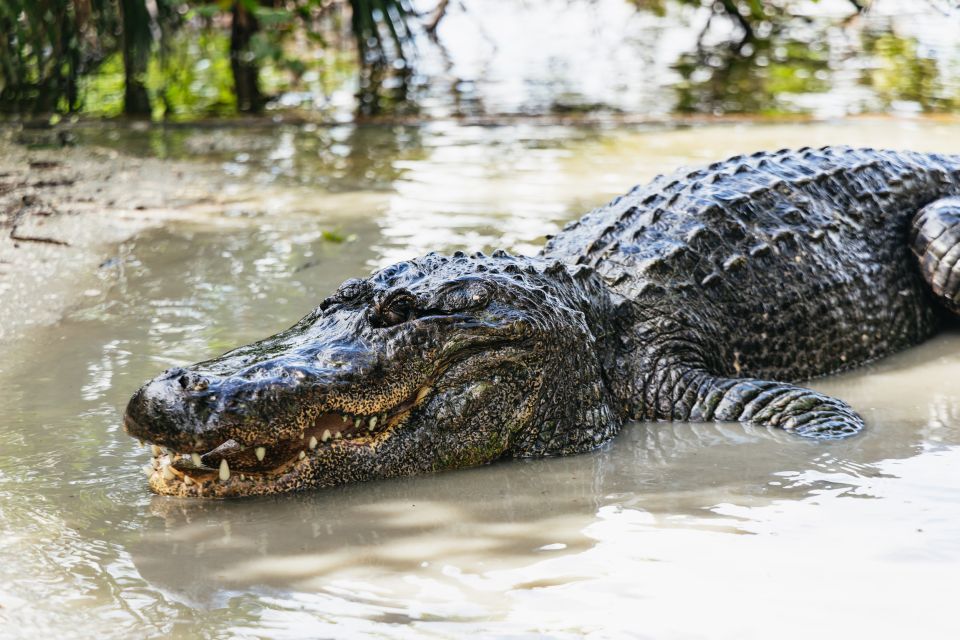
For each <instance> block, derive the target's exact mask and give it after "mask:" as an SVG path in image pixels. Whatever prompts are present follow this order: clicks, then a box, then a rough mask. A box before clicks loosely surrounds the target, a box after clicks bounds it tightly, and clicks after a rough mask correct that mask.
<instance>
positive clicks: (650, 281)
mask: <svg viewBox="0 0 960 640" xmlns="http://www.w3.org/2000/svg"><path fill="white" fill-rule="evenodd" d="M951 194H960V158H958V157H957V156H945V155H934V154H921V153H912V152H894V151H877V150H871V149H850V148H839V147H832V148H831V147H827V148H823V149H820V150H812V149H800V150H797V151H789V150H782V151H779V152H776V153H766V152H762V153H756V154H753V155H751V156H736V157H733V158H730V159H729V160H726V161H723V162H717V163H715V164H712V165H710V166H709V167H706V168H703V169H697V170H694V171H680V172H677V173H675V174H673V175H670V176H660V177H658V178H656V179H655V180H654V181H653V182H651V183H650V184H648V185H645V186H638V187H636V188H634V189H633V190H632V191H630V192H629V193H628V194H626V195H624V196H621V197H619V198H617V199H615V200H614V201H613V202H611V203H610V204H608V205H606V206H604V207H601V208H599V209H596V210H594V211H592V212H590V213H589V214H587V215H586V216H584V217H583V218H582V219H580V220H578V221H576V222H573V223H571V224H569V225H567V227H566V228H565V229H564V230H563V231H562V232H561V233H560V234H558V235H557V236H556V237H554V238H552V239H550V240H549V242H548V243H547V245H546V247H545V248H544V250H543V254H544V255H545V256H546V257H548V258H557V259H560V260H562V261H564V262H567V263H570V264H581V265H587V266H590V267H593V268H594V269H596V270H597V271H598V272H599V273H600V274H601V275H602V276H603V278H604V279H605V280H606V282H607V283H608V284H609V285H610V286H611V287H612V288H613V289H614V291H616V292H617V293H618V294H620V295H622V296H623V297H624V298H625V299H627V300H629V301H632V302H634V303H635V304H636V305H638V306H639V307H641V308H644V307H647V308H650V309H655V310H656V313H658V314H664V315H666V316H669V317H670V318H672V319H674V320H677V321H679V322H681V323H683V324H684V325H686V326H688V327H692V328H694V329H695V330H696V331H697V332H698V334H699V335H700V336H702V344H701V345H699V348H700V349H702V350H703V351H704V354H703V355H705V357H707V358H708V359H709V360H710V363H711V366H712V368H714V369H715V370H717V372H718V373H720V372H723V373H726V374H728V375H733V376H746V375H750V376H760V377H770V378H775V379H780V380H797V379H805V378H810V377H814V376H818V375H823V374H827V373H831V372H835V371H838V370H841V369H845V368H848V367H852V366H855V365H857V364H860V363H863V362H866V361H868V360H871V359H874V358H877V357H880V356H883V355H886V354H888V353H891V352H893V351H896V350H899V349H902V348H905V347H907V346H910V345H913V344H916V343H918V342H920V341H921V340H923V339H924V338H926V337H927V336H929V335H930V334H931V333H932V332H933V330H934V329H935V327H936V324H937V317H938V314H937V311H936V308H935V305H934V304H933V303H932V301H931V298H930V297H929V293H928V289H927V286H926V284H925V283H924V282H923V280H922V279H921V277H920V276H919V273H918V271H917V269H916V265H915V260H914V259H913V258H912V256H911V255H910V251H909V246H908V240H907V232H908V228H909V224H910V221H911V219H912V217H913V216H914V215H915V214H916V213H917V211H918V210H919V209H920V208H922V207H923V206H924V205H925V204H927V203H929V202H931V201H933V200H935V199H938V198H941V197H944V196H946V195H951Z"/></svg>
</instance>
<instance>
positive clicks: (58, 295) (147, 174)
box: [0, 131, 242, 344]
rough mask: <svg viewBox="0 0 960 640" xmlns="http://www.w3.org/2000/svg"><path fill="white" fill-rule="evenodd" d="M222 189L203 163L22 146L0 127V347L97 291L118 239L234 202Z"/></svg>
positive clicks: (200, 217)
mask: <svg viewBox="0 0 960 640" xmlns="http://www.w3.org/2000/svg"><path fill="white" fill-rule="evenodd" d="M54 141H56V138H54ZM223 187H224V185H223V179H222V174H218V172H217V171H216V170H215V168H214V167H212V166H210V165H207V164H203V163H190V162H183V161H169V160H158V159H145V158H131V157H128V156H124V155H122V154H120V153H118V152H117V151H114V150H110V149H106V148H101V147H90V146H84V147H83V148H79V147H73V146H69V145H65V146H59V147H57V146H54V145H47V146H46V147H45V148H40V149H31V148H28V147H27V146H24V145H22V144H18V143H17V142H16V141H15V140H14V136H13V132H11V131H4V132H0V300H2V301H3V303H2V304H0V344H2V343H4V342H8V341H10V340H13V339H15V338H16V337H17V336H18V335H19V334H20V333H21V332H22V331H23V330H24V329H25V328H27V327H30V326H36V325H45V324H50V323H52V322H55V321H56V320H58V319H59V318H60V317H61V316H62V314H63V312H64V310H65V309H67V308H69V307H70V306H71V305H72V304H74V303H76V301H77V300H78V299H80V298H82V297H84V296H87V297H95V296H98V295H100V294H101V292H102V290H103V289H104V287H105V282H106V281H108V280H109V279H110V278H111V269H112V268H113V266H114V263H115V262H116V261H115V260H112V256H113V253H114V252H115V247H116V246H117V244H118V243H120V242H122V241H123V240H125V239H127V238H129V237H131V236H132V235H134V234H135V233H137V232H138V231H141V230H143V229H146V228H148V227H150V226H155V225H159V224H162V223H163V222H165V221H169V220H172V219H181V220H186V219H189V220H203V219H205V218H210V217H211V216H212V214H215V213H217V212H219V211H222V210H223V208H224V207H225V206H226V205H227V204H228V203H229V202H234V203H235V202H236V201H237V200H238V198H237V197H234V196H232V195H231V193H230V192H229V190H225V189H224V188H223ZM239 199H240V200H242V196H241V197H240V198H239Z"/></svg>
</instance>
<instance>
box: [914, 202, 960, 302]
mask: <svg viewBox="0 0 960 640" xmlns="http://www.w3.org/2000/svg"><path fill="white" fill-rule="evenodd" d="M910 248H911V250H912V251H913V254H914V255H915V256H916V257H917V261H918V263H919V266H920V273H921V275H922V276H923V279H924V280H926V282H927V284H929V285H930V288H931V289H932V290H933V295H934V297H935V298H936V299H937V300H939V301H940V303H941V304H943V306H945V307H946V308H947V309H949V310H950V311H952V312H953V313H954V314H957V315H960V197H951V198H942V199H940V200H935V201H934V202H931V203H930V204H928V205H927V206H926V207H924V208H923V209H921V210H920V212H919V213H917V215H916V216H914V218H913V223H912V225H911V227H910Z"/></svg>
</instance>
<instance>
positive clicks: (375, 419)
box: [370, 416, 377, 431]
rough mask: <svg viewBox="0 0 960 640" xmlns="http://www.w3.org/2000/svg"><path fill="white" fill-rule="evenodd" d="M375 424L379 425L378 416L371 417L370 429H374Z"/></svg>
mask: <svg viewBox="0 0 960 640" xmlns="http://www.w3.org/2000/svg"><path fill="white" fill-rule="evenodd" d="M375 426H377V416H373V417H372V418H370V431H373V428H374V427H375Z"/></svg>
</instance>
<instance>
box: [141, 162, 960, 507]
mask: <svg viewBox="0 0 960 640" xmlns="http://www.w3.org/2000/svg"><path fill="white" fill-rule="evenodd" d="M952 195H960V157H956V156H939V155H928V154H917V153H896V152H885V151H872V150H851V149H846V148H825V149H822V150H819V151H814V150H809V149H801V150H799V151H793V152H791V151H781V152H777V153H757V154H754V155H752V156H749V157H743V156H738V157H735V158H731V159H729V160H727V161H724V162H718V163H716V164H713V165H710V166H709V167H707V168H704V169H699V170H696V171H692V172H681V173H678V174H675V175H673V176H668V177H659V178H657V179H656V180H654V181H653V182H652V183H651V184H649V185H647V186H643V187H637V188H635V189H634V190H632V191H631V192H630V193H629V194H627V195H625V196H622V197H620V198H617V199H616V200H614V201H613V202H611V203H610V204H609V205H607V206H605V207H603V208H601V209H598V210H596V211H593V212H591V213H589V214H588V215H586V216H585V217H583V218H582V219H581V220H579V221H577V222H574V223H572V224H570V225H568V226H567V227H566V228H565V229H564V231H563V232H562V233H560V234H559V235H558V236H556V237H554V238H552V239H551V240H550V241H549V242H548V243H547V246H546V247H545V249H544V250H543V251H542V252H541V254H540V255H538V256H536V257H515V256H510V255H508V254H506V253H503V252H500V251H498V252H495V253H494V254H493V255H492V256H484V255H482V254H477V255H474V256H467V255H464V254H462V253H457V254H454V255H453V256H451V257H443V256H438V255H435V254H430V255H427V256H425V257H422V258H418V259H416V260H412V261H410V262H404V263H400V264H396V265H393V266H390V267H387V268H385V269H383V270H381V271H379V272H377V273H375V274H373V275H372V276H370V277H369V278H368V279H366V280H349V281H347V282H345V283H344V284H343V285H342V286H341V287H340V288H339V289H338V290H337V292H336V293H335V294H334V295H333V296H331V297H330V298H328V299H327V300H325V301H324V302H323V303H322V304H321V305H320V306H319V307H318V308H317V309H316V310H315V311H313V312H312V313H310V314H309V315H307V316H306V317H305V318H303V319H302V320H301V321H300V322H299V323H297V324H296V325H294V326H293V327H292V328H290V329H288V330H286V331H284V332H281V333H279V334H277V335H275V336H273V337H270V338H267V339H265V340H263V341H261V342H257V343H255V344H251V345H248V346H245V347H241V348H239V349H236V350H234V351H231V352H229V353H227V354H225V355H224V356H221V357H220V358H217V359H215V360H211V361H208V362H203V363H200V364H197V365H194V366H193V367H190V368H189V369H179V368H178V369H172V370H169V371H167V372H165V373H163V374H162V375H160V376H159V377H157V378H156V379H154V380H152V381H151V382H149V383H148V384H146V385H145V386H144V387H143V388H142V389H140V390H139V391H138V392H137V393H136V395H135V396H134V397H133V398H132V400H131V401H130V404H129V406H128V408H127V414H126V418H125V422H126V426H127V429H128V431H129V432H130V434H131V435H133V436H135V437H138V438H141V439H144V440H148V441H150V442H153V443H156V444H157V445H162V446H163V447H169V448H170V449H172V450H173V451H175V452H178V453H166V452H164V451H162V450H161V449H160V447H159V446H158V447H156V448H155V453H156V457H155V460H154V464H153V469H152V470H148V471H150V475H151V479H150V485H151V487H152V488H153V489H154V490H155V491H157V492H159V493H166V494H178V495H204V496H232V495H251V494H261V493H273V492H280V491H291V490H297V489H306V488H311V487H326V486H331V485H336V484H341V483H345V482H355V481H361V480H367V479H371V478H378V477H390V476H398V475H408V474H415V473H426V472H432V471H438V470H441V469H450V468H455V467H464V466H469V465H476V464H481V463H484V462H488V461H491V460H494V459H496V458H499V457H502V456H520V457H528V456H543V455H551V454H570V453H577V452H581V451H586V450H589V449H592V448H594V447H596V446H597V445H599V444H601V443H603V442H605V441H606V440H608V439H609V438H611V437H612V436H613V435H614V434H615V433H616V432H617V430H618V429H619V427H620V425H621V424H622V422H623V421H624V420H627V419H638V420H691V421H741V422H746V423H751V424H758V425H766V426H774V427H782V428H784V429H787V430H790V431H793V432H795V433H797V434H799V435H802V436H808V437H814V438H836V437H842V436H846V435H850V434H853V433H856V432H857V431H858V430H859V429H860V428H861V427H862V420H861V419H860V417H859V416H858V415H857V414H856V413H854V412H853V410H852V409H850V407H849V406H847V405H846V404H845V403H843V402H842V401H840V400H837V399H834V398H831V397H828V396H825V395H822V394H820V393H817V392H815V391H812V390H809V389H805V388H803V387H797V386H793V385H791V384H787V383H785V382H775V381H774V380H797V379H805V378H810V377H813V376H819V375H824V374H828V373H831V372H835V371H840V370H842V369H846V368H850V367H853V366H856V365H858V364H861V363H863V362H866V361H868V360H871V359H874V358H878V357H881V356H883V355H886V354H889V353H891V352H893V351H896V350H898V349H902V348H904V347H907V346H910V345H913V344H916V343H918V342H920V341H921V340H923V339H924V338H926V337H927V336H929V335H930V334H931V333H932V332H933V331H934V329H935V326H936V324H937V315H938V314H937V310H936V309H935V307H934V304H933V303H932V300H933V297H936V298H939V299H940V300H941V301H942V302H944V303H945V305H946V306H947V307H948V308H953V309H956V308H957V305H956V302H957V301H958V300H960V295H958V292H960V268H958V269H957V270H956V271H954V269H953V267H954V265H957V264H958V260H960V242H958V241H960V198H951V197H949V196H952ZM911 221H913V226H912V231H911ZM911 248H912V249H913V253H914V254H915V255H916V256H917V257H918V258H919V265H920V268H919V269H918V268H917V264H918V260H917V259H916V258H913V257H912V256H911ZM924 280H926V281H927V282H929V283H930V284H931V285H932V286H931V287H927V285H926V284H925V283H924ZM931 291H932V296H931Z"/></svg>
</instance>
